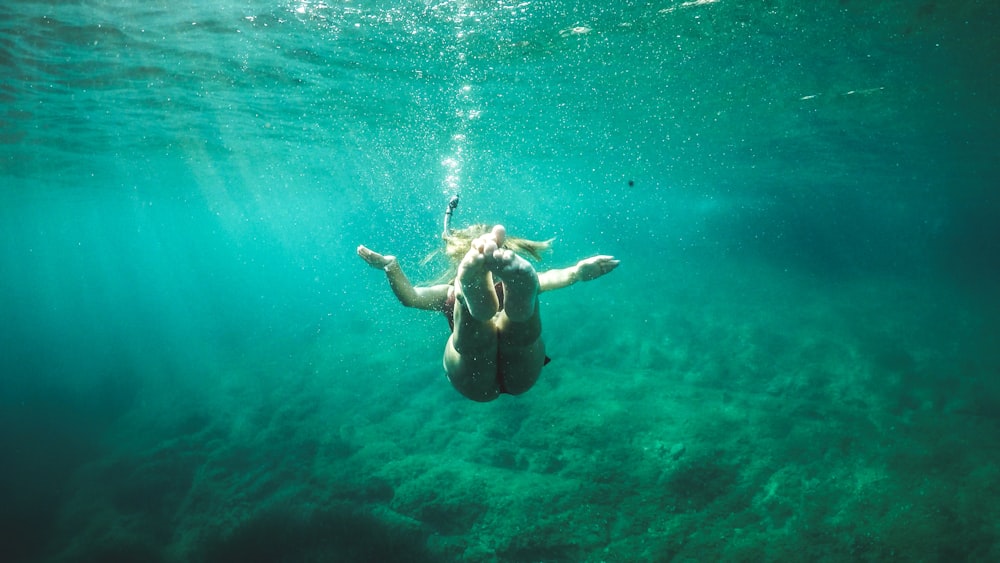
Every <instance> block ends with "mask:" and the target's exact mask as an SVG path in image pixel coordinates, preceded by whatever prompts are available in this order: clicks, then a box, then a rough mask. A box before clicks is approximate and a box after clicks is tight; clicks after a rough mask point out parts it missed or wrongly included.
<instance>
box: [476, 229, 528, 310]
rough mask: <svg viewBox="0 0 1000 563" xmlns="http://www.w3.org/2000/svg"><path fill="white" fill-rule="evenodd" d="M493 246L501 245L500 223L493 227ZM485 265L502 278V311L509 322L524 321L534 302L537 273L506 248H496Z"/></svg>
mask: <svg viewBox="0 0 1000 563" xmlns="http://www.w3.org/2000/svg"><path fill="white" fill-rule="evenodd" d="M493 235H494V240H496V241H497V247H499V246H501V245H503V239H504V237H505V236H506V231H505V230H504V228H503V226H502V225H497V226H496V227H494V228H493ZM486 262H487V264H488V266H487V267H488V268H489V269H490V270H491V271H492V272H493V273H494V274H496V276H497V277H498V278H500V280H501V281H503V290H504V291H503V310H504V313H506V314H507V318H508V319H510V320H511V321H513V322H516V323H519V322H524V321H527V320H529V319H531V317H532V316H533V315H534V314H535V304H536V303H537V302H538V274H537V273H535V268H534V267H532V265H531V262H528V261H527V260H525V259H524V258H521V257H520V256H518V255H517V254H516V253H514V252H513V251H511V250H507V249H506V248H496V249H495V250H494V251H493V253H492V255H491V256H489V257H488V258H487V259H486Z"/></svg>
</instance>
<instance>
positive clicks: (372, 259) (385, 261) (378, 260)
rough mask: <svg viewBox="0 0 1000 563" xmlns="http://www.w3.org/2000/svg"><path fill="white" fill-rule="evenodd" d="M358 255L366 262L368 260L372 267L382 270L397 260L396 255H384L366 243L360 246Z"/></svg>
mask: <svg viewBox="0 0 1000 563" xmlns="http://www.w3.org/2000/svg"><path fill="white" fill-rule="evenodd" d="M358 256H360V257H361V259H362V260H364V261H365V262H368V265H369V266H371V267H372V268H378V269H380V270H384V269H385V267H386V266H388V265H389V264H392V263H393V262H395V261H396V257H395V256H383V255H381V254H379V253H378V252H375V251H374V250H371V249H370V248H368V247H366V246H364V245H360V246H358Z"/></svg>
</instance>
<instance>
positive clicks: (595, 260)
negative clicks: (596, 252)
mask: <svg viewBox="0 0 1000 563" xmlns="http://www.w3.org/2000/svg"><path fill="white" fill-rule="evenodd" d="M619 263H620V261H618V260H615V258H614V256H604V255H601V256H591V257H590V258H584V259H583V260H580V261H579V262H577V263H576V265H575V266H570V267H569V268H560V269H558V270H546V271H544V272H542V273H540V274H538V287H539V291H552V290H553V289H562V288H564V287H568V286H571V285H573V284H574V283H576V282H578V281H590V280H594V279H597V278H599V277H601V276H603V275H604V274H607V273H608V272H610V271H611V270H614V269H615V268H617V267H618V264H619Z"/></svg>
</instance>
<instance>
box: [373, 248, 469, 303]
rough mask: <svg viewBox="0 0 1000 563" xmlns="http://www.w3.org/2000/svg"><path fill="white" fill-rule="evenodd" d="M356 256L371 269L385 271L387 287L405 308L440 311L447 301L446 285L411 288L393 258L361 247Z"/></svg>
mask: <svg viewBox="0 0 1000 563" xmlns="http://www.w3.org/2000/svg"><path fill="white" fill-rule="evenodd" d="M358 256H360V257H361V259H362V260H364V261H365V262H367V263H368V265H369V266H371V267H372V268H378V269H380V270H383V271H385V276H386V278H388V280H389V287H391V288H392V292H393V293H395V294H396V299H399V302H400V303H402V304H403V305H405V306H407V307H415V308H417V309H426V310H436V309H441V308H442V307H443V306H444V302H445V300H447V299H448V288H449V286H447V285H434V286H431V287H413V284H412V283H410V278H408V277H406V274H405V273H403V269H402V268H400V267H399V262H398V261H397V260H396V257H395V256H384V255H382V254H379V253H378V252H375V251H374V250H371V249H369V248H367V247H365V246H363V245H362V246H359V247H358Z"/></svg>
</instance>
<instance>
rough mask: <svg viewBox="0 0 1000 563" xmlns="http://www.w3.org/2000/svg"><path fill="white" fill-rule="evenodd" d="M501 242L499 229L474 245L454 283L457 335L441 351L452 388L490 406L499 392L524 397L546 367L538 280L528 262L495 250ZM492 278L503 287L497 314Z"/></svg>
mask: <svg viewBox="0 0 1000 563" xmlns="http://www.w3.org/2000/svg"><path fill="white" fill-rule="evenodd" d="M504 236H506V232H505V231H504V229H503V227H501V226H498V227H495V228H494V230H493V232H492V233H489V234H487V235H484V236H482V237H480V238H478V239H476V240H475V241H474V242H473V244H472V249H470V250H469V252H468V253H467V254H466V255H465V257H464V258H463V259H462V262H461V263H460V264H459V266H458V275H457V277H456V279H455V293H456V295H455V331H454V332H453V333H452V335H451V337H450V338H449V339H448V344H447V345H446V347H445V353H444V367H445V370H446V372H447V373H448V379H449V380H450V381H451V383H452V385H454V386H455V388H456V389H458V391H459V392H461V393H462V394H463V395H465V396H466V397H468V398H470V399H473V400H476V401H492V400H493V399H495V398H497V397H498V396H499V395H500V393H501V390H503V391H506V392H508V393H510V394H512V395H518V394H520V393H524V392H525V391H527V390H528V389H530V388H531V386H532V385H534V384H535V381H537V380H538V376H539V374H540V373H541V370H542V366H543V365H544V363H545V343H544V342H543V341H542V338H541V334H542V322H541V316H540V313H539V307H538V274H536V273H535V269H534V268H533V267H532V266H531V263H530V262H528V261H527V260H525V259H524V258H521V257H520V256H518V255H517V254H515V253H513V252H511V251H510V250H505V249H501V248H499V246H500V245H502V244H503V238H504ZM493 274H496V275H497V277H499V278H500V279H501V280H502V281H503V284H504V310H503V311H501V312H500V313H499V314H497V309H498V308H499V303H498V300H497V295H496V291H495V290H494V289H493ZM498 358H499V362H500V364H499V365H498ZM498 373H499V377H498ZM501 378H502V381H501Z"/></svg>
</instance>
